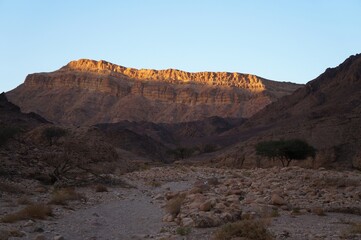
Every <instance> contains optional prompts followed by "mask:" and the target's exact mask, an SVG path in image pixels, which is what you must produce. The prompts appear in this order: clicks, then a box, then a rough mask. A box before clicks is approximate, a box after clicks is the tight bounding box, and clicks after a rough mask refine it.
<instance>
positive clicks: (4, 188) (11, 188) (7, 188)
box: [0, 182, 24, 193]
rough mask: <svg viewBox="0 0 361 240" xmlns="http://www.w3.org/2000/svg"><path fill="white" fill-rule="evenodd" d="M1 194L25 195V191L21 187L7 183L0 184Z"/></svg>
mask: <svg viewBox="0 0 361 240" xmlns="http://www.w3.org/2000/svg"><path fill="white" fill-rule="evenodd" d="M0 192H6V193H24V191H23V190H22V189H21V188H20V187H19V186H17V185H15V184H12V183H7V182H0Z"/></svg>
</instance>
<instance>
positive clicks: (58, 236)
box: [53, 235, 64, 240]
mask: <svg viewBox="0 0 361 240" xmlns="http://www.w3.org/2000/svg"><path fill="white" fill-rule="evenodd" d="M53 239H54V240H64V237H63V236H61V235H57V236H55V237H54V238H53Z"/></svg>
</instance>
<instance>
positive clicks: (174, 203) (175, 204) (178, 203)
mask: <svg viewBox="0 0 361 240" xmlns="http://www.w3.org/2000/svg"><path fill="white" fill-rule="evenodd" d="M184 198H185V196H184V195H182V194H180V195H178V196H176V197H174V198H172V199H170V200H169V201H168V203H167V205H166V211H167V212H168V213H170V214H172V215H174V216H177V215H178V214H179V213H180V210H181V207H182V204H183V201H184Z"/></svg>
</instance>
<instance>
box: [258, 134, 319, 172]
mask: <svg viewBox="0 0 361 240" xmlns="http://www.w3.org/2000/svg"><path fill="white" fill-rule="evenodd" d="M256 153H257V155H260V156H264V157H268V158H269V159H276V158H277V159H279V160H280V161H281V163H282V166H283V167H285V166H287V167H288V166H289V165H290V163H291V161H292V160H304V159H306V158H308V157H313V158H314V157H315V155H316V149H315V148H313V147H312V146H310V145H308V143H307V142H305V141H303V140H299V139H292V140H279V141H264V142H260V143H258V144H257V145H256Z"/></svg>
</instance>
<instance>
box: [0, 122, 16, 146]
mask: <svg viewBox="0 0 361 240" xmlns="http://www.w3.org/2000/svg"><path fill="white" fill-rule="evenodd" d="M19 132H20V128H16V127H7V126H1V127H0V147H1V146H3V145H5V143H6V142H7V141H8V140H9V139H10V138H13V137H14V136H15V135H16V134H17V133H19Z"/></svg>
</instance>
